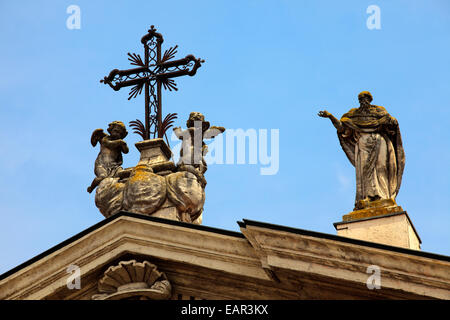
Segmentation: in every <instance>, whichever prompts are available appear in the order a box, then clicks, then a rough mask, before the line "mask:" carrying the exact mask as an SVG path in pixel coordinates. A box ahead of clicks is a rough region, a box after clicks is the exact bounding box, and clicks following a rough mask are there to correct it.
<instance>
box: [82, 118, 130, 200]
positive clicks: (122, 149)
mask: <svg viewBox="0 0 450 320" xmlns="http://www.w3.org/2000/svg"><path fill="white" fill-rule="evenodd" d="M107 130H108V132H109V135H107V134H106V133H104V132H103V129H96V130H94V132H93V133H92V136H91V144H92V146H93V147H95V146H96V145H97V143H98V142H100V152H99V154H98V156H97V159H96V160H95V167H94V173H95V175H96V177H95V178H94V180H92V183H91V185H90V186H89V187H88V188H87V191H88V192H89V193H91V192H92V191H93V190H94V189H95V188H96V187H97V186H98V185H99V184H100V182H101V181H102V180H103V179H105V178H108V177H115V176H117V175H118V174H119V172H121V171H123V169H122V167H121V165H122V163H123V158H122V153H125V154H126V153H128V151H129V149H128V146H127V144H126V142H125V141H123V139H124V138H125V137H126V136H127V134H128V132H127V129H126V128H125V125H124V124H123V122H121V121H113V122H111V123H110V124H109V127H108V129H107Z"/></svg>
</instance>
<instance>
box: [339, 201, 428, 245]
mask: <svg viewBox="0 0 450 320" xmlns="http://www.w3.org/2000/svg"><path fill="white" fill-rule="evenodd" d="M384 209H385V208H381V210H384ZM379 210H380V209H379ZM361 211H362V210H361ZM375 212H376V210H373V212H372V213H367V216H366V217H364V216H363V217H361V218H359V219H354V218H353V219H347V220H344V221H343V222H337V223H335V224H334V226H335V228H336V230H337V234H338V235H340V236H344V237H349V238H354V239H360V240H365V241H371V242H377V243H383V244H387V245H391V246H397V247H403V248H408V249H414V250H420V243H421V240H420V238H419V235H418V234H417V232H416V230H415V228H414V226H413V224H412V222H411V220H410V219H409V217H408V214H407V213H406V212H405V211H402V212H394V213H386V212H384V211H381V212H380V213H378V215H376V213H375ZM344 217H346V216H344Z"/></svg>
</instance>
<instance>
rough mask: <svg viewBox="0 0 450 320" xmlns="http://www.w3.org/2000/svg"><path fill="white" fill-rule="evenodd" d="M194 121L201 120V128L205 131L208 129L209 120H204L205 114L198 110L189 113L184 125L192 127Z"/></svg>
mask: <svg viewBox="0 0 450 320" xmlns="http://www.w3.org/2000/svg"><path fill="white" fill-rule="evenodd" d="M195 121H201V122H202V129H203V131H206V130H208V129H209V126H210V124H209V122H208V121H205V116H204V115H203V114H201V113H200V112H191V113H190V114H189V119H188V120H187V121H186V127H188V128H193V127H194V126H195Z"/></svg>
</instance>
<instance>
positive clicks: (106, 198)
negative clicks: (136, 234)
mask: <svg viewBox="0 0 450 320" xmlns="http://www.w3.org/2000/svg"><path fill="white" fill-rule="evenodd" d="M124 188H125V184H124V183H121V182H119V178H104V179H103V180H102V181H101V182H100V184H99V185H98V188H97V191H96V192H95V205H96V206H97V208H98V209H99V210H100V212H101V213H102V214H103V215H104V216H105V217H106V218H108V217H110V216H111V215H113V214H115V213H117V212H119V211H120V210H122V201H123V190H124Z"/></svg>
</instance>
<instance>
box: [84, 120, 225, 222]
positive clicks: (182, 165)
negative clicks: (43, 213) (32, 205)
mask: <svg viewBox="0 0 450 320" xmlns="http://www.w3.org/2000/svg"><path fill="white" fill-rule="evenodd" d="M186 125H187V129H186V130H181V129H180V128H175V129H174V131H175V134H176V135H177V136H178V137H179V138H180V139H181V140H182V150H181V157H180V161H179V162H178V165H177V166H175V164H174V163H173V161H172V160H171V157H172V152H171V150H170V149H169V147H168V146H167V145H166V143H165V142H164V140H163V139H162V138H157V139H151V140H144V141H141V142H138V143H136V147H137V148H138V150H139V151H140V152H141V157H140V160H139V162H138V164H137V165H136V166H135V167H132V168H127V169H122V168H121V167H120V165H121V164H122V152H123V153H128V147H127V145H126V143H125V142H124V141H123V140H122V139H123V138H124V137H125V136H126V133H127V132H126V129H125V126H124V125H123V123H121V122H119V121H114V122H113V123H111V124H110V126H109V128H108V131H109V133H110V136H107V135H106V134H104V133H103V130H102V129H97V130H95V131H94V133H93V134H92V139H91V140H92V141H91V142H92V145H93V146H95V145H96V143H97V142H98V141H100V145H101V149H100V153H99V155H98V157H97V160H96V161H95V174H96V176H97V177H96V178H95V179H94V181H93V182H92V185H91V186H90V187H89V188H88V191H89V192H91V191H92V190H94V188H95V187H97V186H98V187H97V189H96V193H95V205H96V206H97V208H98V209H99V210H100V212H101V213H102V214H103V215H104V216H105V217H106V218H108V217H110V216H111V215H113V214H116V213H118V212H120V211H122V210H124V211H128V212H134V213H140V214H144V215H148V216H154V217H162V218H167V219H172V220H178V221H183V222H190V223H194V224H201V222H202V213H203V205H204V203H205V186H206V179H205V177H204V173H205V172H206V169H207V166H206V161H205V160H204V158H203V157H204V156H205V155H206V153H207V152H208V148H207V146H206V144H205V143H204V142H203V140H204V139H212V138H214V137H215V136H217V135H219V134H220V133H222V132H224V131H225V128H223V127H215V126H213V127H210V124H209V122H207V121H205V117H204V116H203V115H202V114H201V113H199V112H192V113H191V114H190V116H189V119H188V121H187V122H186Z"/></svg>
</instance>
